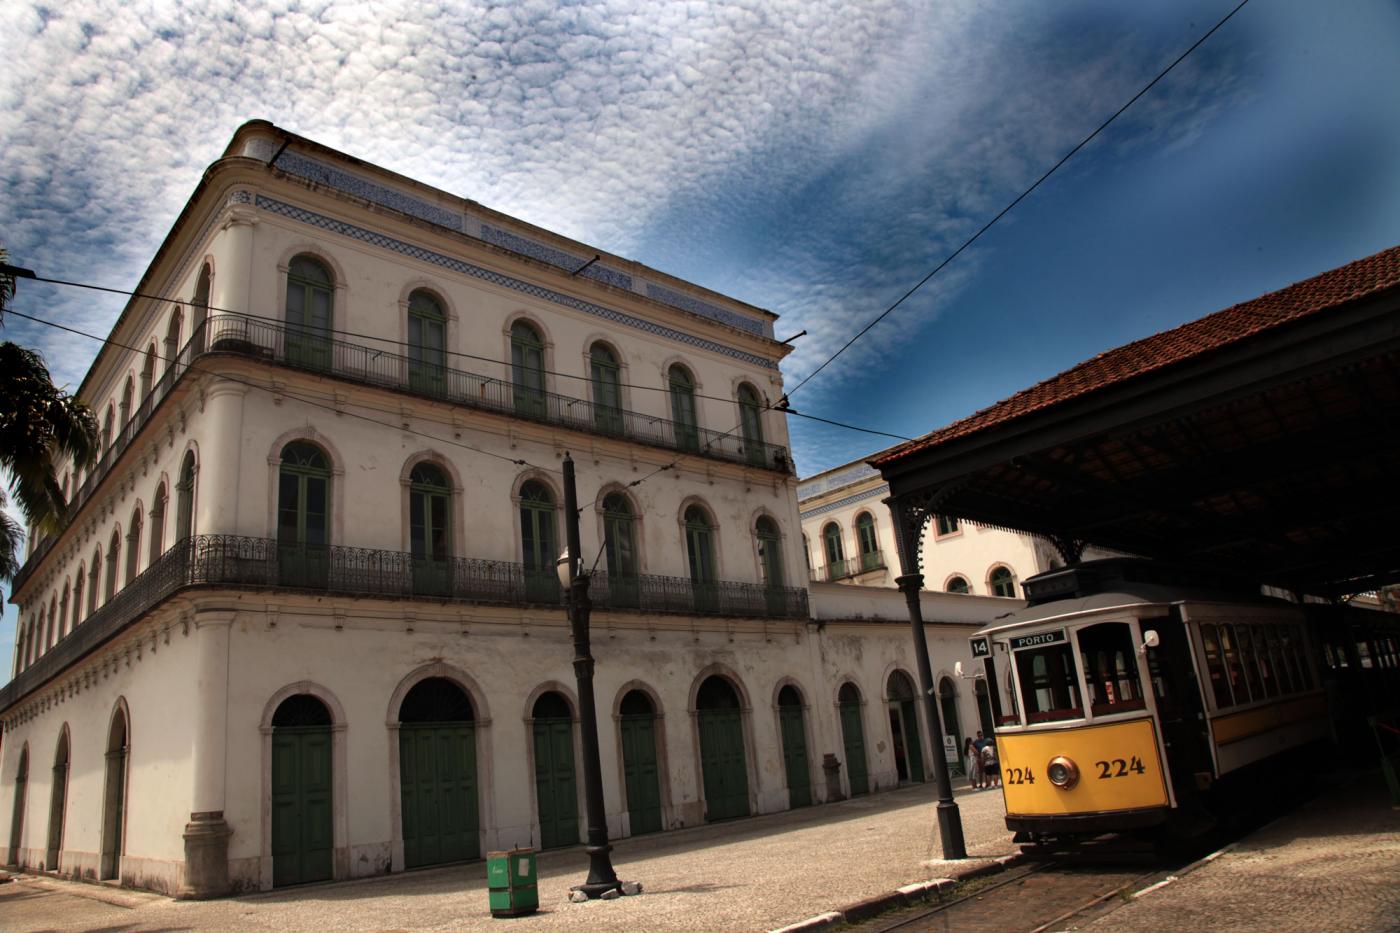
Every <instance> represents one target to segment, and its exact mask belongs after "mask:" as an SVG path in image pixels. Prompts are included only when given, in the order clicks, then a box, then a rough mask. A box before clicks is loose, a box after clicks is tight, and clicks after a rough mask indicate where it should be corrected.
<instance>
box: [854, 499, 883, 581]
mask: <svg viewBox="0 0 1400 933" xmlns="http://www.w3.org/2000/svg"><path fill="white" fill-rule="evenodd" d="M856 543H857V544H858V545H859V547H860V569H861V570H862V571H865V570H878V569H879V568H881V567H883V566H885V562H884V560H883V559H882V558H881V557H880V544H879V542H878V541H876V539H875V517H874V516H873V515H871V514H870V513H869V512H861V513H860V514H859V515H857V516H856Z"/></svg>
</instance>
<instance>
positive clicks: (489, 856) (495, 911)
mask: <svg viewBox="0 0 1400 933" xmlns="http://www.w3.org/2000/svg"><path fill="white" fill-rule="evenodd" d="M486 887H487V888H488V891H489V893H488V897H489V898H490V904H491V916H493V917H522V916H524V915H525V914H532V913H534V912H535V911H537V910H539V908H540V892H539V890H538V889H537V888H536V887H535V850H534V849H509V850H507V851H505V852H488V853H486Z"/></svg>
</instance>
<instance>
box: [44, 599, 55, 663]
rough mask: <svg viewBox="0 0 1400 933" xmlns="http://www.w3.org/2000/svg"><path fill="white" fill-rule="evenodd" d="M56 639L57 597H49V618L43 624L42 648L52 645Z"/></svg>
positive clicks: (48, 647)
mask: <svg viewBox="0 0 1400 933" xmlns="http://www.w3.org/2000/svg"><path fill="white" fill-rule="evenodd" d="M57 640H58V597H57V596H50V597H49V618H48V622H47V623H45V625H44V650H45V651H47V650H48V649H50V648H52V647H53V643H54V642H55V641H57Z"/></svg>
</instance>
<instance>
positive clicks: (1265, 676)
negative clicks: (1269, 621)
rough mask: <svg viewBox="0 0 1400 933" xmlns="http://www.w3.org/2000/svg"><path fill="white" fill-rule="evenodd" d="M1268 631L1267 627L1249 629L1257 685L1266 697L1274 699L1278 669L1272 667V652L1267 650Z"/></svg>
mask: <svg viewBox="0 0 1400 933" xmlns="http://www.w3.org/2000/svg"><path fill="white" fill-rule="evenodd" d="M1268 631H1269V627H1268V626H1267V625H1251V626H1250V627H1249V634H1250V639H1251V640H1252V642H1253V644H1254V657H1255V659H1256V660H1257V661H1258V662H1259V683H1260V684H1261V685H1262V686H1263V688H1264V695H1265V696H1266V697H1276V696H1278V693H1279V688H1280V684H1279V676H1278V668H1277V667H1275V666H1274V659H1273V652H1272V651H1270V650H1269V641H1268Z"/></svg>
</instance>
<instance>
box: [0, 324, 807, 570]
mask: <svg viewBox="0 0 1400 933" xmlns="http://www.w3.org/2000/svg"><path fill="white" fill-rule="evenodd" d="M206 353H232V354H237V355H239V356H245V357H251V358H254V359H259V360H266V361H268V362H272V363H277V364H279V365H283V366H287V367H290V368H293V369H301V370H309V371H311V372H318V373H323V374H325V375H328V376H332V377H335V378H338V379H345V380H348V381H351V382H357V383H360V384H363V385H373V386H379V387H382V388H388V389H393V390H395V391H399V392H407V393H409V394H412V395H417V396H421V397H423V398H431V399H436V400H439V401H445V402H450V403H452V404H454V405H461V406H463V407H466V408H475V409H479V410H482V411H490V412H496V413H499V414H506V415H511V416H514V417H517V418H525V419H528V420H531V421H539V422H542V423H545V424H554V425H558V426H560V427H565V428H571V429H573V430H576V431H584V432H587V433H590V434H598V435H603V436H606V437H615V438H619V439H622V440H628V441H633V442H636V443H639V444H647V445H649V446H653V447H662V448H665V449H667V450H676V451H680V452H683V453H690V454H695V455H696V456H700V457H710V458H713V459H716V460H725V461H729V462H732V463H743V464H747V465H749V466H752V467H757V468H760V469H765V470H775V471H778V472H781V473H791V472H792V470H793V464H792V461H791V459H790V458H789V457H788V453H787V448H786V447H783V446H781V445H778V444H769V443H766V442H763V441H758V440H753V439H748V438H745V437H744V436H743V435H742V432H730V433H727V434H721V433H720V432H718V431H710V430H707V429H705V428H701V427H699V426H698V425H693V424H687V423H684V422H676V421H670V420H668V419H665V418H661V417H657V416H654V415H647V414H642V413H640V412H634V411H628V410H626V409H623V408H617V407H614V406H611V405H603V404H596V403H594V402H591V401H588V400H587V399H578V398H571V397H569V396H567V395H558V394H556V393H553V392H545V391H543V390H542V389H537V388H533V387H530V386H525V385H520V384H517V383H514V382H509V381H506V380H502V379H496V378H493V377H490V376H481V375H477V374H475V373H469V372H465V371H463V370H458V369H450V368H448V367H446V366H442V365H438V364H436V363H431V362H426V361H423V360H421V359H415V358H413V357H411V356H405V355H402V354H397V353H392V352H389V351H387V350H376V349H374V348H372V347H368V346H361V345H359V344H353V343H348V342H346V341H343V340H339V339H336V338H335V337H334V336H333V332H331V331H320V330H315V329H311V328H303V327H296V326H288V325H286V324H282V323H280V322H277V321H269V320H264V319H262V318H255V317H248V316H245V315H239V314H217V315H212V316H210V317H208V318H206V319H205V320H204V321H202V322H201V323H199V324H198V325H196V327H195V329H194V331H193V333H192V334H191V335H190V339H189V340H188V341H187V342H186V343H185V345H184V346H183V347H182V348H181V349H180V351H179V353H177V354H176V355H175V357H174V358H173V359H172V360H170V361H168V362H166V363H165V364H164V365H165V368H164V370H163V371H162V373H161V375H160V377H159V378H158V379H156V380H155V382H154V384H153V385H152V386H151V388H150V390H149V392H147V393H146V396H145V398H143V399H142V400H141V401H140V403H139V404H138V405H137V406H136V408H135V410H134V411H133V412H132V414H131V417H130V418H129V419H128V420H127V422H126V424H124V425H119V426H118V429H117V433H116V435H115V436H114V437H113V438H112V441H111V444H110V445H109V446H108V447H107V449H106V450H105V451H103V453H102V456H101V457H99V458H98V460H97V462H96V463H94V464H93V465H92V467H91V468H90V469H89V470H88V472H87V476H86V477H85V478H84V480H83V482H82V483H81V484H80V485H79V486H78V487H77V488H76V489H74V490H73V493H72V496H71V498H70V499H69V500H68V511H67V517H68V518H69V519H71V518H73V517H74V516H76V515H77V513H78V511H79V510H80V509H81V508H82V507H83V505H84V503H86V502H87V500H88V499H89V498H91V496H92V494H93V493H94V492H95V491H96V490H97V487H98V486H100V485H101V484H102V481H103V480H104V479H105V478H106V476H107V474H108V472H110V471H111V469H112V467H113V466H114V465H115V464H116V462H117V461H118V460H119V459H120V458H121V456H122V454H124V453H125V452H126V450H127V448H128V447H130V446H131V443H132V441H133V440H134V439H135V438H136V435H137V434H139V433H140V431H141V429H142V428H143V427H145V425H146V422H148V421H149V420H150V418H151V416H152V415H153V414H154V413H155V410H156V409H157V408H158V407H159V405H160V403H161V402H162V401H164V400H165V398H166V396H168V395H169V394H170V391H171V390H172V389H173V388H174V387H175V385H176V383H177V382H178V381H179V379H180V377H181V376H182V375H184V373H186V372H187V371H188V370H189V368H190V365H191V364H192V363H194V362H195V361H196V360H197V359H198V358H199V357H200V356H202V355H204V354H206ZM56 538H57V536H56V535H46V536H45V537H44V538H42V539H40V540H39V541H38V542H36V543H35V545H34V547H33V548H32V549H31V550H30V553H29V558H28V559H27V560H26V561H25V564H24V566H23V567H22V568H21V569H20V572H19V573H18V574H16V576H15V579H14V586H16V587H18V586H20V585H22V584H23V583H24V581H25V580H26V579H28V577H29V574H30V573H31V572H32V570H33V568H34V567H37V566H38V564H39V562H40V561H42V560H43V558H44V555H45V554H47V553H48V551H49V549H50V548H51V547H52V546H53V544H54V542H55V540H56Z"/></svg>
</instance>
